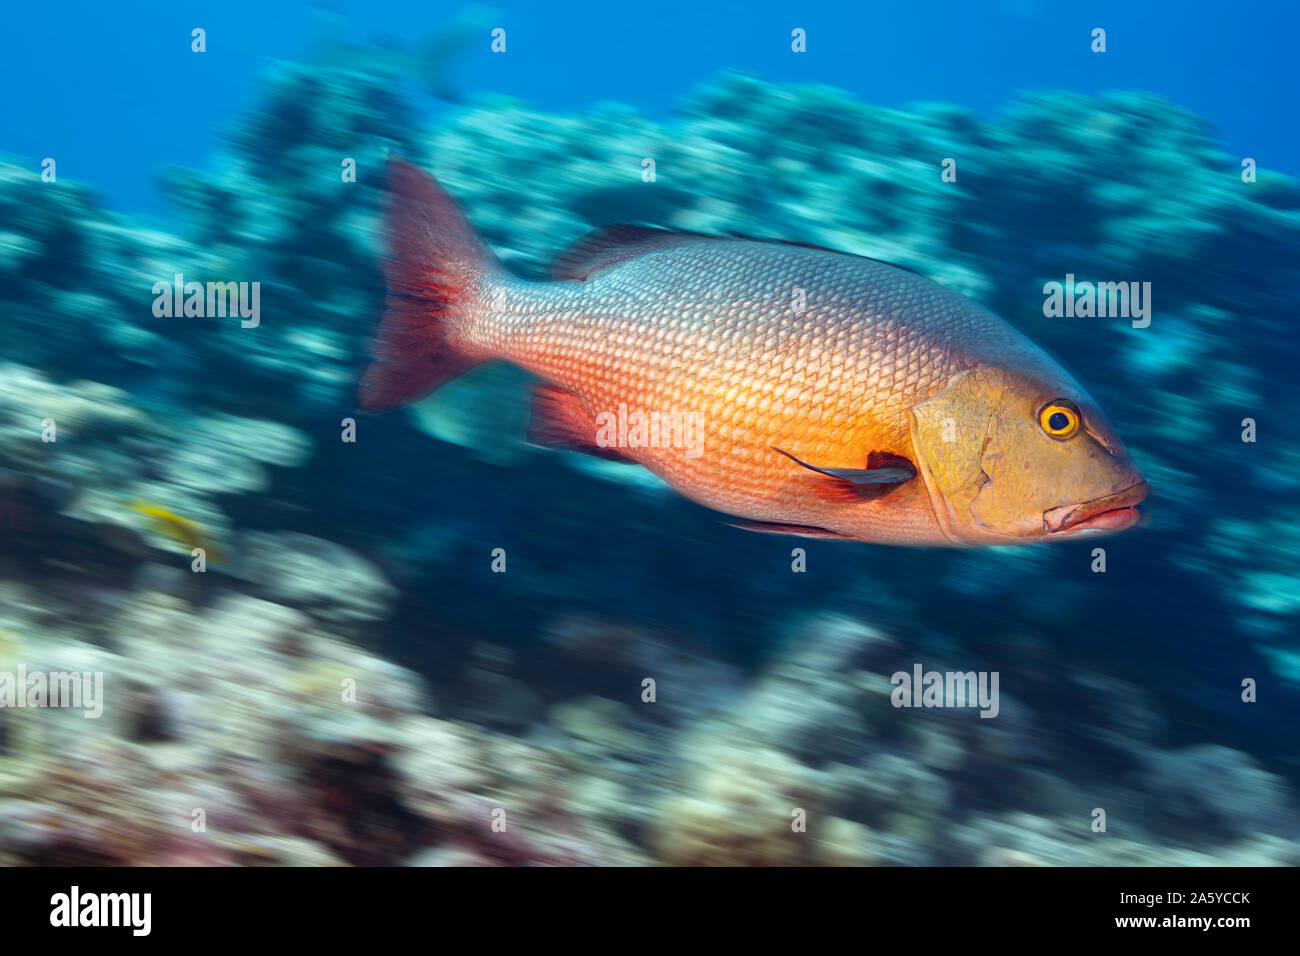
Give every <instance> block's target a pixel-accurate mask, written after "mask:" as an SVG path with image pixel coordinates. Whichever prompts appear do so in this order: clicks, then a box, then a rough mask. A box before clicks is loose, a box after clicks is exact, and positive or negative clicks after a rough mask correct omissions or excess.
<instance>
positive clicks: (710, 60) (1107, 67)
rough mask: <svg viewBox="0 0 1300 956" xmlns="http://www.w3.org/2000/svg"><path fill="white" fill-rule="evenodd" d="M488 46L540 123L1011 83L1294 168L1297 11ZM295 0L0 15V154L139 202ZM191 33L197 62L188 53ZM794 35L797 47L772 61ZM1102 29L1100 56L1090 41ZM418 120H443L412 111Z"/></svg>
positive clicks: (579, 23) (603, 11)
mask: <svg viewBox="0 0 1300 956" xmlns="http://www.w3.org/2000/svg"><path fill="white" fill-rule="evenodd" d="M492 6H493V7H494V8H495V9H497V10H498V11H499V15H498V16H496V17H493V18H491V19H492V22H493V23H497V24H499V25H500V26H502V27H503V28H504V29H506V31H507V53H506V55H494V54H493V53H492V52H491V51H490V49H489V42H490V40H489V37H488V36H486V35H484V36H483V37H482V38H481V41H480V42H477V43H471V44H470V45H469V48H468V49H467V50H466V52H465V54H464V57H463V60H462V62H461V64H460V66H459V69H458V70H457V73H456V80H457V83H458V85H459V86H460V87H461V88H462V89H464V90H466V91H471V92H472V91H483V90H491V91H496V92H503V93H508V94H511V95H514V96H518V97H521V98H523V99H526V100H529V101H531V102H533V103H534V104H536V105H538V106H540V107H543V108H545V109H548V110H566V109H574V108H578V107H582V106H585V105H588V104H590V103H592V102H594V101H597V100H602V99H611V100H619V101H622V102H626V103H630V104H633V105H635V106H637V107H638V108H640V109H641V110H642V111H643V112H646V113H649V114H650V115H652V116H663V115H664V114H666V113H668V112H669V111H670V110H671V108H672V105H673V103H674V102H675V101H677V99H678V98H679V97H680V96H681V95H682V94H683V93H684V92H685V91H687V90H689V89H690V88H691V87H693V86H694V85H696V84H698V83H699V82H700V81H702V80H704V79H706V78H708V77H709V76H711V75H713V74H714V73H716V72H717V70H718V69H719V68H721V67H724V66H725V67H732V68H736V69H740V70H744V71H748V72H752V73H754V74H756V75H758V76H760V77H763V78H765V79H770V80H777V81H806V82H818V83H827V84H831V85H834V86H839V87H842V88H844V89H847V90H850V91H852V92H853V93H855V94H856V95H857V96H858V97H859V98H860V99H863V100H865V101H866V102H870V103H875V104H878V105H884V106H903V105H905V104H908V103H911V102H916V101H923V100H942V101H946V102H952V103H958V104H960V105H962V106H965V107H968V108H970V109H972V110H975V111H977V112H978V113H980V114H991V113H994V112H996V111H997V110H999V109H1001V108H1002V107H1003V106H1005V105H1006V104H1007V102H1008V101H1009V100H1011V99H1012V98H1013V97H1014V96H1015V95H1016V94H1017V92H1019V91H1022V90H1031V89H1032V90H1038V89H1051V88H1061V89H1069V90H1075V91H1079V92H1083V93H1098V92H1101V91H1105V90H1110V89H1142V90H1149V91H1152V92H1155V93H1158V94H1161V95H1163V96H1165V97H1167V98H1169V99H1170V100H1172V101H1174V102H1175V103H1178V104H1180V105H1182V106H1184V107H1186V108H1188V109H1190V110H1192V111H1193V112H1195V113H1198V114H1200V115H1202V116H1204V117H1206V118H1207V119H1209V120H1210V121H1211V122H1212V123H1213V124H1214V126H1215V128H1216V129H1217V131H1218V132H1219V135H1220V136H1221V137H1222V142H1223V144H1224V145H1225V146H1226V148H1227V149H1228V150H1229V151H1230V153H1232V154H1233V155H1234V156H1242V157H1245V156H1250V157H1252V158H1254V159H1255V160H1256V161H1257V162H1258V163H1259V165H1260V167H1262V168H1266V169H1276V170H1280V171H1283V172H1287V173H1291V174H1294V173H1296V172H1298V171H1300V159H1298V157H1300V129H1297V125H1296V123H1295V122H1294V121H1293V120H1294V97H1295V93H1296V82H1295V67H1294V52H1293V50H1292V46H1293V41H1294V37H1295V36H1296V34H1297V32H1300V6H1298V5H1296V4H1293V3H1283V2H1264V3H1252V4H1251V5H1250V6H1249V8H1248V9H1247V10H1239V9H1237V8H1235V7H1233V6H1232V5H1229V4H1223V3H1217V2H1209V0H1193V2H1186V3H1132V2H1099V3H1036V2H1032V0H1001V2H998V3H990V4H983V3H981V4H971V3H963V2H951V0H940V2H927V3H915V2H908V0H904V2H889V3H861V2H847V3H800V4H788V3H774V2H770V0H755V2H745V3H739V2H714V3H699V2H692V0H657V2H655V3H652V4H639V3H613V2H604V3H589V2H581V3H531V2H510V0H503V2H498V3H495V4H493V5H492ZM461 8H462V4H460V3H457V2H451V3H448V2H442V3H436V4H431V3H425V2H408V0H389V2H382V3H356V2H352V3H342V4H340V5H338V6H337V9H338V10H339V11H340V12H341V13H342V15H343V16H344V18H345V22H346V24H347V30H348V32H349V35H350V37H351V39H353V40H354V41H356V42H379V43H388V44H394V45H397V46H405V47H408V48H409V47H410V46H412V45H414V44H415V43H417V42H418V41H419V40H421V39H423V38H424V37H425V36H426V35H427V34H428V33H429V32H430V31H431V29H432V28H433V26H434V25H435V24H436V23H437V22H438V21H439V20H440V19H445V18H448V17H450V16H452V15H453V14H454V13H456V12H457V11H458V10H460V9H461ZM314 9H316V8H315V6H314V5H313V4H312V3H309V2H306V0H298V2H284V0H227V2H220V3H165V2H148V0H144V2H142V0H125V2H116V3H111V4H101V3H84V2H82V3H71V4H11V5H9V6H8V9H6V11H5V30H4V33H3V35H0V82H2V83H3V89H5V90H6V91H8V92H9V96H8V98H7V99H8V102H7V103H6V105H5V109H4V111H3V113H2V114H0V148H2V149H3V150H4V151H6V152H10V153H14V154H17V155H18V156H19V157H22V158H23V159H25V160H27V161H29V162H32V163H38V162H39V161H40V160H41V159H42V158H44V157H46V156H53V157H55V158H56V159H57V160H58V163H59V171H60V174H61V175H63V176H66V177H68V178H74V179H78V180H82V181H85V182H89V183H91V184H93V185H94V186H96V187H97V188H98V189H99V190H101V191H102V193H103V194H104V196H105V197H106V198H107V200H108V202H109V203H110V205H112V206H114V207H116V208H119V209H123V210H139V209H156V208H157V206H158V198H157V195H156V193H155V192H154V190H153V187H152V178H153V173H154V169H155V167H156V166H157V165H158V164H159V163H160V162H162V161H166V162H172V163H180V164H182V165H188V166H201V165H203V164H204V163H205V162H206V161H207V160H208V159H209V157H210V156H211V154H212V152H213V149H214V147H215V146H216V144H217V142H218V135H219V131H220V130H221V129H222V128H223V127H225V126H227V125H228V124H229V123H230V122H231V120H232V119H233V118H234V117H235V116H236V115H238V113H239V112H240V111H241V110H243V109H245V108H247V106H248V105H249V103H250V99H251V96H252V92H253V90H254V88H255V85H256V83H257V79H258V76H259V74H260V73H261V71H262V70H263V68H264V66H265V65H266V63H267V61H268V59H271V58H283V59H298V58H300V57H302V56H304V55H306V54H307V53H308V52H309V51H310V50H312V49H313V47H314V45H315V43H316V42H317V41H318V39H319V36H318V35H317V34H318V28H317V27H316V26H314V24H315V23H316V20H315V19H314V18H313V10H314ZM196 26H200V27H203V28H204V29H206V30H207V34H208V51H207V53H205V54H202V55H198V54H194V53H192V52H191V51H190V30H191V29H192V28H194V27H196ZM794 27H801V28H803V29H805V30H806V31H807V36H808V52H807V53H805V54H801V55H795V54H793V53H792V52H791V51H790V31H791V30H792V29H793V28H794ZM1095 27H1103V28H1105V29H1106V31H1107V51H1106V53H1104V54H1094V53H1092V52H1091V50H1090V43H1091V31H1092V30H1093V28H1095ZM425 106H426V107H427V108H428V109H430V110H431V111H435V110H438V109H440V108H441V107H440V106H439V105H438V104H436V103H434V102H433V101H431V100H430V101H426V102H425Z"/></svg>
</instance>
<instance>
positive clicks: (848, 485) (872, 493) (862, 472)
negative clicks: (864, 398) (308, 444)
mask: <svg viewBox="0 0 1300 956" xmlns="http://www.w3.org/2000/svg"><path fill="white" fill-rule="evenodd" d="M771 448H772V450H773V451H775V452H778V453H780V454H782V455H785V457H786V458H789V459H790V460H791V461H792V462H794V463H795V464H797V465H800V466H802V467H804V468H807V469H808V470H809V471H811V472H815V473H816V474H819V475H823V476H824V477H825V478H827V479H829V481H827V482H826V488H825V490H826V492H827V493H828V494H830V495H832V496H834V497H842V498H849V499H856V500H867V501H870V500H871V499H873V498H878V497H880V496H881V495H883V494H885V493H886V492H888V491H889V490H890V489H891V488H893V487H894V486H895V485H900V484H902V483H903V482H906V481H911V480H912V479H913V478H915V477H916V466H915V465H913V464H912V463H911V462H910V461H908V460H907V459H906V458H904V457H902V456H901V455H892V454H890V453H889V452H882V451H873V452H872V453H871V454H870V455H868V456H867V467H866V468H822V467H819V466H818V465H810V464H809V463H808V462H806V461H800V460H799V459H798V458H796V457H795V456H794V455H792V454H790V453H789V452H788V451H783V450H782V449H780V448H777V447H776V446H775V445H773V446H771Z"/></svg>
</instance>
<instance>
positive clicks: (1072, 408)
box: [1038, 398, 1083, 441]
mask: <svg viewBox="0 0 1300 956" xmlns="http://www.w3.org/2000/svg"><path fill="white" fill-rule="evenodd" d="M1082 424H1083V414H1082V413H1081V412H1080V411H1079V406H1078V405H1076V404H1074V402H1072V401H1070V400H1069V399H1068V398H1054V399H1052V400H1051V401H1050V402H1048V403H1047V404H1046V405H1044V406H1043V407H1042V408H1040V409H1039V410H1038V425H1039V427H1040V428H1042V430H1043V431H1045V432H1047V434H1048V435H1049V436H1050V437H1052V438H1055V439H1056V440H1057V441H1065V440H1066V439H1068V438H1073V437H1074V436H1075V435H1077V434H1078V433H1079V426H1080V425H1082Z"/></svg>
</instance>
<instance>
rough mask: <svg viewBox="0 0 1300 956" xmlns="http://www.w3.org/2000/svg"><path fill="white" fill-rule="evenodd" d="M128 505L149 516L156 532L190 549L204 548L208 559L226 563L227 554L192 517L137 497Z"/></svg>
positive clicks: (150, 524) (151, 526)
mask: <svg viewBox="0 0 1300 956" xmlns="http://www.w3.org/2000/svg"><path fill="white" fill-rule="evenodd" d="M127 507H128V508H130V509H131V510H132V511H135V512H137V513H139V514H142V515H144V516H145V517H146V518H148V519H149V526H150V528H152V529H153V530H154V531H155V532H156V533H158V534H160V535H162V536H163V537H165V538H170V539H171V540H172V541H175V542H177V543H178V544H182V545H184V546H185V548H186V549H187V550H189V551H193V550H194V549H195V548H202V549H203V550H204V552H205V553H206V555H207V559H208V560H209V561H211V562H213V563H214V564H224V563H225V560H226V559H225V555H224V554H223V553H222V551H221V550H220V549H219V548H218V547H216V544H215V542H214V541H213V540H212V536H211V535H210V534H209V533H208V532H207V530H206V529H205V528H204V527H203V526H202V525H201V524H199V523H198V522H197V521H195V520H193V519H192V518H186V517H185V516H184V515H179V514H177V513H176V512H174V511H171V510H169V509H168V508H166V507H164V506H163V505H160V504H157V503H155V502H152V501H145V500H143V499H136V500H134V501H132V502H131V503H130V504H128V505H127Z"/></svg>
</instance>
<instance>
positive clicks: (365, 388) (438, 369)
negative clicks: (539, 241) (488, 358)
mask: <svg viewBox="0 0 1300 956" xmlns="http://www.w3.org/2000/svg"><path fill="white" fill-rule="evenodd" d="M386 221H387V228H388V243H389V255H390V256H391V258H390V259H389V260H388V264H387V266H386V267H385V270H384V275H385V278H386V279H387V282H388V302H387V309H386V311H385V312H384V318H383V322H382V323H381V324H380V327H379V334H378V336H377V337H376V338H375V343H374V345H373V346H372V348H371V353H372V354H373V356H374V358H375V361H373V362H371V363H370V367H369V368H367V369H366V372H365V375H364V376H363V377H362V379H361V390H360V396H359V399H358V400H359V403H360V406H361V409H362V411H367V412H377V411H384V410H387V409H390V408H396V407H397V406H399V405H405V404H406V403H408V402H413V401H415V400H416V399H417V398H422V397H423V396H425V395H427V394H429V393H430V392H432V391H433V390H434V389H436V388H438V387H439V386H441V385H445V384H446V383H447V382H449V381H451V380H452V379H453V378H456V377H457V376H458V375H461V374H462V373H464V372H465V371H466V370H468V369H469V368H471V367H472V366H474V365H476V364H478V362H479V361H481V360H482V358H481V357H478V356H468V355H465V354H464V353H462V352H460V351H459V350H457V348H456V347H455V346H453V345H452V344H451V342H450V336H451V334H452V333H454V332H455V331H456V330H457V329H458V328H459V327H460V325H461V324H462V323H463V322H465V321H466V319H468V318H469V317H470V316H471V315H472V313H473V310H474V308H475V306H476V303H477V301H478V299H479V297H480V296H481V295H482V294H483V288H484V286H485V285H486V283H487V281H488V280H489V276H490V275H491V274H492V273H494V272H495V271H496V270H498V269H499V268H500V264H499V263H498V262H497V260H496V257H495V256H493V255H492V252H491V250H489V249H488V247H487V246H485V245H484V244H483V240H481V239H480V238H479V237H478V234H477V233H476V232H475V231H474V227H473V226H471V225H470V224H469V222H468V221H467V220H466V219H465V216H464V215H463V214H462V213H461V211H460V209H458V208H457V206H456V203H455V201H454V200H453V199H452V198H451V197H450V196H449V195H447V193H446V192H445V191H444V190H443V188H442V187H441V186H439V185H438V183H437V181H435V180H434V178H433V177H432V176H430V175H429V174H428V173H425V172H422V171H420V170H419V169H418V168H416V167H415V166H413V165H411V164H410V163H408V162H407V161H406V160H404V159H402V158H400V157H397V156H394V157H393V158H392V159H390V160H389V162H388V207H387V213H386Z"/></svg>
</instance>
